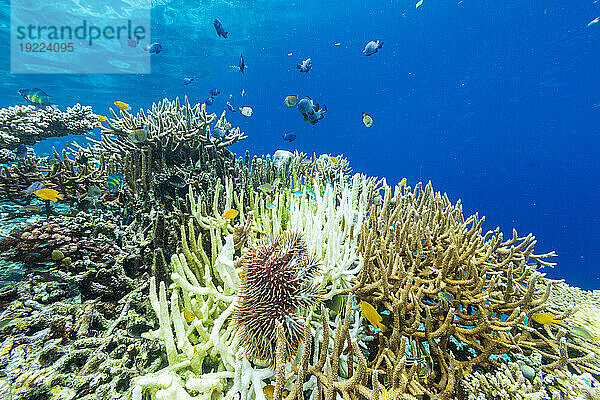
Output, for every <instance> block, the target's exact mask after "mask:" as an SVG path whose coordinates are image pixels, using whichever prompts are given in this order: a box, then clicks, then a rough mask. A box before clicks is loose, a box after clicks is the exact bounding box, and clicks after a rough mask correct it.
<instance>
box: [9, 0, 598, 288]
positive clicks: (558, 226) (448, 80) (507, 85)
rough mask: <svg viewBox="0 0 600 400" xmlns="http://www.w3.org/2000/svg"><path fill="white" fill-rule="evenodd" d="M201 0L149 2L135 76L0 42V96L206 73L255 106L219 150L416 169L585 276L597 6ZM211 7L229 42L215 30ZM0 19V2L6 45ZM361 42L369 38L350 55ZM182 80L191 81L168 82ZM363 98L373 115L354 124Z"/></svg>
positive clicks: (59, 96)
mask: <svg viewBox="0 0 600 400" xmlns="http://www.w3.org/2000/svg"><path fill="white" fill-rule="evenodd" d="M199 3H200V2H199V1H182V0H175V1H173V2H169V3H167V4H166V5H158V6H155V7H153V9H152V29H153V34H152V36H153V40H158V41H159V42H161V43H162V44H163V46H164V47H165V48H166V49H167V51H166V52H164V53H161V54H158V55H156V56H153V64H152V68H153V73H152V74H150V75H143V76H131V75H94V76H78V75H48V76H43V75H11V74H10V73H9V60H8V50H5V51H3V52H2V54H1V57H2V58H1V60H0V61H1V64H0V78H1V79H0V85H1V87H2V89H1V90H2V92H1V94H0V106H8V105H13V104H22V103H23V101H22V100H21V99H20V98H19V97H18V94H17V93H16V90H17V89H18V88H28V87H40V88H43V89H44V90H46V91H47V92H48V93H49V94H51V95H53V99H54V100H55V101H57V103H58V104H59V106H60V107H61V108H65V107H66V106H69V105H72V104H73V103H75V102H80V103H82V104H89V105H92V106H93V107H94V110H95V112H97V113H99V114H107V108H108V107H109V106H112V102H113V101H116V100H122V101H125V102H127V103H129V104H131V105H132V107H133V108H134V109H138V108H139V107H144V108H146V107H148V106H149V105H150V104H151V103H152V101H155V100H159V99H161V98H163V97H169V98H173V97H175V96H182V95H184V94H187V95H189V96H190V99H191V101H194V102H198V101H202V99H203V98H204V97H205V96H206V93H207V90H208V89H209V88H211V87H216V88H219V89H220V90H221V92H222V94H221V95H220V96H219V97H218V98H217V100H216V102H215V104H214V105H213V106H211V107H209V109H210V110H211V111H214V112H217V113H220V112H221V111H222V110H223V108H224V104H225V100H226V97H227V95H228V94H229V93H233V94H234V96H235V99H236V103H237V105H250V106H252V107H253V109H254V115H253V116H252V117H251V118H244V117H242V116H241V115H240V114H239V113H238V114H231V113H229V114H228V118H229V119H230V121H232V122H233V123H234V124H237V125H239V126H240V127H241V128H242V130H243V131H245V132H246V133H247V134H248V139H247V140H245V141H244V142H242V143H239V144H237V145H235V146H234V148H233V150H234V151H237V152H238V153H242V152H243V151H244V150H245V149H249V150H250V152H251V153H252V154H257V155H261V154H267V153H271V154H272V153H273V152H274V151H275V150H276V149H279V148H283V149H288V150H296V149H297V150H300V151H304V152H307V153H310V154H312V153H313V152H316V153H331V154H335V155H337V154H341V153H343V154H344V155H345V156H347V157H349V158H350V161H351V164H352V166H353V168H354V171H356V172H364V173H367V174H369V175H376V176H385V177H386V178H387V179H388V182H390V183H391V184H395V183H397V182H398V181H399V180H400V179H402V178H403V177H407V178H408V183H409V184H410V185H412V184H414V183H415V182H416V181H419V180H423V181H427V180H431V181H432V182H433V184H434V188H435V189H437V190H440V191H444V192H447V193H448V194H449V196H450V198H451V199H452V200H453V201H455V200H457V199H459V198H460V199H462V202H463V204H464V208H465V213H466V214H469V213H473V212H476V211H478V212H479V214H480V215H485V216H486V218H487V223H486V224H485V227H486V228H487V229H493V228H495V227H496V226H500V227H501V229H502V231H503V232H505V234H507V235H508V236H510V235H511V230H512V228H513V227H516V228H517V230H518V231H519V232H520V233H521V234H523V235H525V234H527V233H529V232H533V233H534V234H535V235H536V236H537V238H538V245H537V250H538V252H546V251H549V250H552V249H555V250H556V251H557V252H558V254H559V257H558V258H557V259H556V261H558V262H559V264H558V266H557V267H556V268H555V269H554V270H548V271H546V272H548V274H549V276H551V277H553V278H565V279H566V281H567V282H568V283H570V284H573V285H578V286H581V287H584V288H588V289H591V288H598V287H599V286H600V285H599V282H598V280H599V278H600V270H599V268H598V266H599V265H600V244H599V241H600V227H599V222H600V211H599V210H598V207H597V205H598V203H599V202H600V189H599V179H598V178H599V176H600V162H599V158H598V148H599V146H598V145H599V144H600V140H599V138H598V122H599V116H600V108H595V107H594V104H596V103H599V102H600V93H598V92H599V91H598V88H599V84H600V81H599V78H598V71H599V61H600V57H599V52H598V50H599V45H600V41H599V38H600V24H597V25H594V26H591V27H589V28H588V27H586V25H587V23H588V22H590V21H591V20H592V19H594V18H595V17H596V16H598V15H600V7H599V5H598V4H593V2H592V1H591V0H586V1H579V2H576V3H573V4H569V3H567V2H564V1H557V0H549V1H545V2H543V3H544V4H543V5H541V4H535V3H534V2H533V1H516V0H508V1H504V2H498V1H473V0H464V1H456V0H452V1H432V0H431V1H430V0H425V1H424V3H423V5H422V6H421V7H420V8H419V9H415V2H413V1H411V2H406V1H401V2H383V1H371V2H368V4H367V2H363V1H357V0H350V1H343V2H342V1H334V2H323V1H320V2H317V1H305V0H296V1H295V2H290V1H285V2H283V1H243V2H239V1H230V2H226V1H222V0H221V1H214V2H202V5H200V4H199ZM500 3H501V4H500ZM537 3H541V2H537ZM61 4H64V3H61ZM215 17H219V18H220V19H221V20H222V21H223V23H224V24H225V26H226V28H227V29H228V30H229V31H230V32H231V35H230V37H229V38H228V39H220V38H218V37H217V36H216V34H215V32H214V28H213V27H212V20H213V19H214V18H215ZM8 21H9V18H8V8H6V7H4V8H3V14H2V25H1V27H2V29H1V30H0V40H1V42H2V43H5V46H8V43H9V41H8V31H7V29H8V25H9V22H8ZM369 40H383V41H384V43H385V44H384V46H383V50H381V51H380V53H378V54H375V55H373V56H371V57H365V56H363V55H362V54H361V50H362V48H363V47H364V45H365V44H366V43H367V42H368V41H369ZM336 42H340V43H341V45H340V46H334V43H336ZM144 44H145V43H144ZM240 52H243V53H244V56H245V58H246V62H247V64H248V65H249V66H248V69H247V71H246V74H244V75H243V76H242V75H241V74H240V73H239V72H229V70H228V68H227V67H228V65H236V64H237V60H238V57H239V54H240ZM290 52H291V53H293V54H292V56H288V53H290ZM107 56H108V57H110V55H107ZM306 57H311V58H312V60H313V69H312V70H311V71H310V72H309V73H308V74H301V73H300V72H298V71H297V70H296V68H295V65H296V62H298V61H300V60H302V59H304V58H306ZM185 76H194V77H195V81H194V83H193V84H192V85H189V86H183V85H182V79H183V77H185ZM242 88H244V89H245V90H246V92H247V96H246V97H245V98H244V99H243V101H242V99H241V98H240V95H239V94H240V90H241V89H242ZM288 94H298V95H300V96H304V95H309V96H311V97H312V98H313V99H314V100H315V101H316V102H319V103H325V104H326V105H327V108H328V110H329V112H328V113H327V115H326V117H325V119H324V120H322V121H321V122H319V123H318V124H317V125H315V126H311V125H310V124H308V123H306V122H303V121H302V117H301V115H300V113H298V111H297V110H295V109H293V108H287V107H285V105H284V104H283V99H284V97H285V96H286V95H288ZM363 111H365V112H368V113H369V114H370V115H371V116H372V117H373V119H374V125H373V127H372V128H370V129H368V128H366V127H364V126H363V125H362V123H361V113H362V112H363ZM289 129H292V130H294V131H295V133H296V134H297V136H298V139H297V140H296V141H295V142H293V143H291V144H288V143H286V142H284V141H283V140H282V138H281V135H282V134H283V132H284V131H286V130H289ZM70 140H71V139H70V138H69V140H65V139H60V140H53V141H48V142H46V143H43V144H41V145H38V146H37V147H36V149H37V150H38V152H44V151H47V150H48V149H49V148H50V146H51V145H53V144H63V143H68V142H69V141H70ZM77 140H78V141H79V142H80V143H81V142H84V141H85V140H83V139H82V138H78V139H77Z"/></svg>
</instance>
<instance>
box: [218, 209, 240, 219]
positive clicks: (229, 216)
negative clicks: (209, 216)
mask: <svg viewBox="0 0 600 400" xmlns="http://www.w3.org/2000/svg"><path fill="white" fill-rule="evenodd" d="M239 213H240V212H239V211H238V210H234V209H233V208H232V209H229V210H227V211H225V212H224V213H223V215H221V216H222V217H223V218H225V219H234V218H235V217H237V216H238V215H239Z"/></svg>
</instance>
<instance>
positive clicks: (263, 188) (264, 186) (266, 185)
mask: <svg viewBox="0 0 600 400" xmlns="http://www.w3.org/2000/svg"><path fill="white" fill-rule="evenodd" d="M258 189H259V190H261V191H263V192H265V193H271V192H272V191H273V190H275V188H274V187H273V186H272V185H271V184H270V183H263V184H262V185H260V186H259V187H258Z"/></svg>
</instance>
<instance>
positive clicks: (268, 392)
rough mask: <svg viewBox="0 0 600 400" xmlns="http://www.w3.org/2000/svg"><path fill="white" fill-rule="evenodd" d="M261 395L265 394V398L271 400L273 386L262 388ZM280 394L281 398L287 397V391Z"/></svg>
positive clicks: (273, 391)
mask: <svg viewBox="0 0 600 400" xmlns="http://www.w3.org/2000/svg"><path fill="white" fill-rule="evenodd" d="M263 393H264V394H265V396H267V397H268V398H270V399H272V398H273V393H275V386H273V385H267V386H265V387H264V388H263ZM282 394H283V397H286V396H287V395H288V391H287V390H285V389H284V390H283V393H282Z"/></svg>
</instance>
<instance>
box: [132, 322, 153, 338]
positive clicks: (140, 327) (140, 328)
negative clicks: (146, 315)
mask: <svg viewBox="0 0 600 400" xmlns="http://www.w3.org/2000/svg"><path fill="white" fill-rule="evenodd" d="M152 329H154V328H153V327H151V326H150V325H147V324H133V325H131V326H130V327H128V328H127V330H126V331H127V334H128V335H129V336H130V337H132V338H136V339H140V338H141V337H142V333H145V332H149V331H151V330H152Z"/></svg>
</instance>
